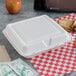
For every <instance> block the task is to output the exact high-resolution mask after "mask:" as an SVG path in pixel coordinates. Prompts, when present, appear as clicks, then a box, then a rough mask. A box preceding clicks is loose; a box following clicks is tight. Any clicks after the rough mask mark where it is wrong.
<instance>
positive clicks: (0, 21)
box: [0, 0, 69, 68]
mask: <svg viewBox="0 0 76 76" xmlns="http://www.w3.org/2000/svg"><path fill="white" fill-rule="evenodd" d="M33 6H34V0H22V9H21V11H20V12H19V13H18V14H16V15H11V14H9V13H8V12H7V10H6V8H5V0H0V44H1V45H5V47H6V49H7V51H8V53H9V55H10V57H11V59H12V60H14V59H17V58H22V59H23V60H25V61H26V62H27V63H28V64H29V65H30V66H31V67H32V68H33V66H32V65H31V63H29V61H28V59H27V58H23V57H21V56H20V55H19V54H18V53H17V52H16V51H15V49H14V48H13V47H12V45H11V44H10V43H9V42H8V40H7V39H6V38H5V36H4V35H3V33H2V30H3V29H4V28H5V27H6V25H7V24H8V23H11V22H15V21H18V20H24V19H28V18H32V17H35V16H39V15H44V14H46V15H48V16H50V17H51V18H53V19H55V18H59V17H62V16H65V15H68V14H69V13H59V12H43V11H35V10H34V9H33Z"/></svg>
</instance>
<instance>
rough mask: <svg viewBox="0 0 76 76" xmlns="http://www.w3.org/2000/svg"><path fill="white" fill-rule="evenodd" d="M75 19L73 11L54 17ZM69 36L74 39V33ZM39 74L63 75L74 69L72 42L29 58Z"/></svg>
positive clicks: (75, 63)
mask: <svg viewBox="0 0 76 76" xmlns="http://www.w3.org/2000/svg"><path fill="white" fill-rule="evenodd" d="M61 19H72V20H73V19H76V16H75V14H74V13H72V14H70V15H68V16H65V17H61V18H59V19H55V21H57V22H58V21H59V20H61ZM71 36H72V38H73V40H74V39H76V33H74V32H72V33H71ZM29 60H30V61H31V63H32V64H33V65H34V67H35V68H36V70H37V71H38V72H39V73H40V76H63V75H64V74H67V73H70V72H73V71H76V48H74V47H73V42H69V43H67V44H65V45H64V46H63V47H60V48H58V49H55V50H50V51H49V52H47V53H42V54H41V55H39V56H35V57H33V58H29Z"/></svg>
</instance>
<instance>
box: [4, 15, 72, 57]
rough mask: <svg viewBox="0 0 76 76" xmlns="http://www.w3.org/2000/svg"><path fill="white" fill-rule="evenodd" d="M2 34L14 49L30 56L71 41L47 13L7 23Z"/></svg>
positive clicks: (66, 33) (25, 55)
mask: <svg viewBox="0 0 76 76" xmlns="http://www.w3.org/2000/svg"><path fill="white" fill-rule="evenodd" d="M3 33H4V35H5V36H6V38H7V39H8V41H9V42H10V43H11V44H12V46H13V47H14V48H15V49H16V51H17V52H18V53H19V54H20V55H22V56H24V57H32V56H35V55H38V54H40V53H42V52H47V51H48V49H53V48H56V47H58V46H61V45H63V44H65V43H66V42H69V41H71V36H70V35H69V34H68V32H66V31H65V30H64V29H63V28H62V27H61V26H60V25H59V24H57V23H56V22H55V21H54V20H53V19H51V18H49V17H48V16H47V15H42V16H38V17H34V18H30V19H27V20H23V21H19V22H15V23H11V24H8V25H7V26H6V28H5V29H4V30H3Z"/></svg>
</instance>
